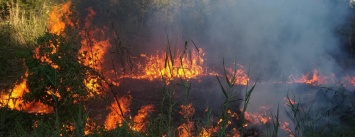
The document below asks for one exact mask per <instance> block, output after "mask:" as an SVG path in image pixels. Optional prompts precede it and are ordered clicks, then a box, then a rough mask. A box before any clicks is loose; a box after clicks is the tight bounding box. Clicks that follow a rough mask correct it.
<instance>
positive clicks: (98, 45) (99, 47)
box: [78, 7, 111, 96]
mask: <svg viewBox="0 0 355 137" xmlns="http://www.w3.org/2000/svg"><path fill="white" fill-rule="evenodd" d="M87 11H88V12H89V14H88V15H87V16H86V18H85V28H84V29H83V30H82V31H81V32H80V36H81V38H82V40H81V48H80V50H79V55H78V58H79V61H80V63H82V64H84V65H85V66H88V67H90V68H92V69H94V70H98V71H100V70H101V69H102V66H101V64H102V63H103V62H104V55H105V53H106V51H107V49H108V48H110V47H111V44H110V39H109V38H103V40H99V39H97V37H98V36H105V35H106V34H105V30H107V28H104V29H99V28H93V27H92V26H91V25H92V24H91V22H92V20H93V19H94V17H95V15H96V12H95V11H94V10H93V9H92V8H91V7H89V8H87ZM99 81H100V80H99V78H98V77H97V76H93V75H92V74H90V72H87V78H86V79H85V80H84V83H85V85H86V87H87V88H88V89H89V90H91V91H93V92H95V93H96V94H100V93H101V92H100V88H101V86H100V84H99V83H98V82H99ZM91 96H94V94H92V95H91Z"/></svg>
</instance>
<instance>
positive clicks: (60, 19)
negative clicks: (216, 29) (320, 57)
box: [0, 0, 355, 137]
mask: <svg viewBox="0 0 355 137" xmlns="http://www.w3.org/2000/svg"><path fill="white" fill-rule="evenodd" d="M218 2H221V1H218V0H217V1H208V0H207V1H197V0H193V1H191V2H186V3H184V1H178V0H177V1H166V0H135V1H132V0H122V1H118V0H117V1H116V0H112V1H110V2H108V1H107V2H105V1H104V2H96V3H95V4H92V1H87V2H83V1H78V2H76V1H68V0H59V1H55V2H49V1H46V0H5V1H1V0H0V136H169V137H170V136H183V137H185V136H221V137H222V136H236V137H238V136H242V137H249V136H255V137H258V136H295V137H301V136H317V137H318V136H349V137H350V136H354V135H355V106H354V105H355V94H354V91H353V90H354V89H355V88H353V87H354V86H355V84H354V83H355V77H352V76H354V74H353V73H351V72H354V71H351V70H352V69H354V67H355V66H354V65H355V63H354V61H355V35H354V34H355V12H354V10H352V9H350V10H349V9H347V10H349V11H350V13H349V14H347V15H348V16H347V20H346V23H339V24H340V25H338V26H337V28H336V29H334V30H332V31H333V32H334V33H335V34H334V35H336V36H337V38H339V39H340V42H339V43H337V44H339V45H340V46H341V50H342V52H341V53H334V54H331V56H332V57H334V58H335V59H337V60H338V64H336V65H339V66H341V68H343V70H344V71H346V72H350V73H349V74H336V76H339V75H340V76H343V75H344V77H346V80H347V81H346V82H333V83H331V84H329V83H327V84H323V83H324V81H325V80H328V81H332V80H329V79H330V78H333V77H332V76H329V77H321V76H320V75H318V74H317V73H318V71H314V72H313V73H311V72H310V73H308V74H305V75H302V76H300V77H295V76H292V80H291V76H290V77H287V78H286V79H287V80H284V78H282V80H280V81H276V82H275V81H273V82H269V83H268V82H265V79H267V78H265V77H262V78H261V79H260V80H259V78H258V77H255V75H253V73H254V72H253V68H248V66H246V67H244V66H242V65H240V64H238V62H236V60H233V59H230V58H226V59H224V57H225V56H227V55H228V54H227V53H226V54H225V55H223V56H216V54H212V55H207V56H205V53H206V54H208V51H210V52H213V51H215V50H216V48H213V47H206V48H204V47H203V46H201V45H202V44H205V43H204V42H201V39H205V38H207V37H206V35H207V34H206V33H209V31H208V30H207V29H206V28H208V27H211V26H210V25H211V24H210V22H208V17H210V16H212V15H213V14H214V11H218V10H217V9H218V6H214V5H218ZM201 3H202V4H201ZM103 7H104V8H103ZM112 7H116V8H112ZM117 7H119V8H117ZM343 8H349V7H343ZM158 11H159V12H158ZM176 11H177V12H176ZM185 15H186V16H185ZM156 20H158V21H156ZM155 21H156V22H155ZM157 22H159V23H162V24H165V25H162V28H159V27H157V26H160V25H161V24H159V23H157ZM176 22H178V23H177V24H178V25H176V24H175V23H176ZM154 23H157V24H158V25H157V26H155V25H156V24H155V25H152V24H154ZM166 24H167V25H166ZM177 26H178V27H177ZM150 27H151V28H150ZM155 29H157V30H156V31H157V32H155ZM332 29H333V28H332ZM158 30H159V31H158ZM161 30H163V31H161ZM174 33H182V35H179V36H177V37H178V38H176V39H175V38H174V36H175V35H173V34H174ZM152 34H158V35H159V36H152ZM199 34H201V35H199ZM233 35H239V34H233ZM161 36H163V37H161ZM157 37H158V39H159V40H161V41H159V42H158V43H154V42H152V43H153V44H157V45H158V46H157V47H154V48H153V47H149V46H150V45H151V44H152V43H149V42H145V40H152V41H154V40H155V39H156V38H157ZM191 39H192V40H191ZM194 39H196V41H195V40H194ZM198 40H200V42H198ZM206 41H207V42H209V40H206ZM232 41H233V40H232ZM217 43H218V42H217ZM265 43H267V42H265ZM144 44H147V45H148V46H139V45H144ZM220 44H221V43H220ZM222 44H223V43H222ZM157 50H161V51H157ZM220 50H221V51H226V52H227V51H228V50H229V49H228V48H226V49H222V48H221V49H220ZM228 52H229V51H228ZM216 53H220V52H217V51H216ZM280 54H281V53H280ZM220 57H221V58H220ZM206 60H208V61H212V62H208V61H206ZM215 60H218V62H219V63H218V64H216V63H213V62H214V61H215ZM233 61H234V62H233ZM275 66H276V65H275ZM275 66H271V67H269V68H268V69H274V67H275ZM268 69H265V71H269V70H268ZM275 70H278V69H277V68H276V67H275ZM275 77H276V76H275ZM270 85H272V87H281V86H284V85H286V87H287V88H289V89H286V90H285V89H284V88H275V89H273V90H274V91H270V92H271V93H269V94H273V95H272V97H275V98H270V99H268V100H273V101H270V102H274V100H277V99H276V98H279V97H280V98H282V99H283V100H282V101H276V102H277V103H276V104H272V103H271V105H269V106H267V105H266V104H262V101H260V102H261V103H260V102H259V100H262V99H264V98H268V97H270V96H263V94H261V95H260V94H258V93H256V92H258V90H260V89H261V90H262V89H268V88H269V87H270ZM289 85H290V86H289ZM349 86H350V87H352V88H348V87H349ZM279 90H281V91H279ZM275 93H276V94H275ZM281 93H282V95H281ZM254 94H256V96H254ZM254 100H257V101H255V102H254ZM258 103H260V104H261V105H260V106H258V105H259V104H258ZM250 110H254V111H250Z"/></svg>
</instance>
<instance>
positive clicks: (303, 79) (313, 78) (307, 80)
mask: <svg viewBox="0 0 355 137" xmlns="http://www.w3.org/2000/svg"><path fill="white" fill-rule="evenodd" d="M289 79H290V80H291V81H292V82H293V83H304V84H309V85H314V86H316V85H322V84H327V83H328V82H329V80H333V79H335V75H332V76H330V77H326V76H321V75H320V74H319V71H318V70H317V69H314V70H313V73H312V75H309V73H308V74H305V75H302V76H300V77H296V78H295V77H293V75H290V76H289Z"/></svg>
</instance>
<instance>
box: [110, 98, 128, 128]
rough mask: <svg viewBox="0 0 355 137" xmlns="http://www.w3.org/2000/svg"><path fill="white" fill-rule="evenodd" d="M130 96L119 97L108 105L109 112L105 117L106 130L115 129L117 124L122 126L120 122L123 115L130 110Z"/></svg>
mask: <svg viewBox="0 0 355 137" xmlns="http://www.w3.org/2000/svg"><path fill="white" fill-rule="evenodd" d="M131 100H132V97H130V96H129V97H121V98H119V99H118V100H117V102H116V101H114V102H113V103H112V104H111V106H110V107H109V109H110V113H109V114H108V115H107V117H106V121H105V128H106V129H107V130H111V129H115V128H116V127H117V125H118V126H122V122H124V120H125V118H124V117H125V116H126V115H127V114H128V113H129V112H130V109H129V106H130V104H131Z"/></svg>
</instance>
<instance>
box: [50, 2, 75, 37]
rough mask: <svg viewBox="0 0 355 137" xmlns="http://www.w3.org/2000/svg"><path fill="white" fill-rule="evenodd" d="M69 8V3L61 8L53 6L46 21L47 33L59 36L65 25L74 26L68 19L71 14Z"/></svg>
mask: <svg viewBox="0 0 355 137" xmlns="http://www.w3.org/2000/svg"><path fill="white" fill-rule="evenodd" d="M70 7H71V1H68V2H67V3H65V4H63V5H62V6H55V7H54V8H53V10H52V12H51V13H50V14H49V19H48V32H49V33H52V34H57V35H61V34H62V33H63V31H64V29H65V26H66V25H70V26H74V23H73V22H72V21H71V19H70V15H71V14H72V12H71V10H70Z"/></svg>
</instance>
